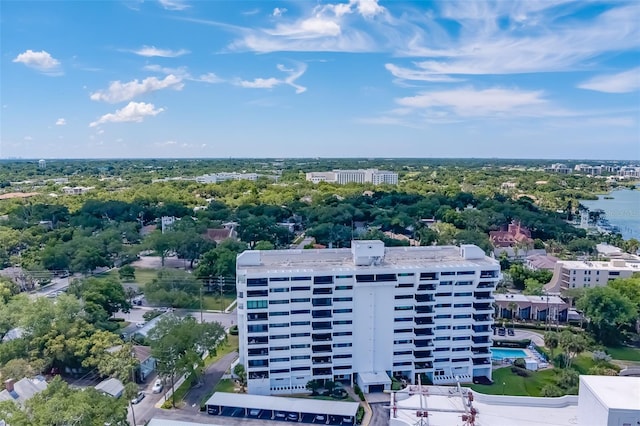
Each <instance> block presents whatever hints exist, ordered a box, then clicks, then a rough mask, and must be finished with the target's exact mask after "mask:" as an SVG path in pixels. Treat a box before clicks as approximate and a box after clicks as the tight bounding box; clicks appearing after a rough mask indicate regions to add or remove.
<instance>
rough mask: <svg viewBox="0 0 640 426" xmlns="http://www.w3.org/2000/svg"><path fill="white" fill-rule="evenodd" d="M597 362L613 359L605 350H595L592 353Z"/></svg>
mask: <svg viewBox="0 0 640 426" xmlns="http://www.w3.org/2000/svg"><path fill="white" fill-rule="evenodd" d="M591 356H592V358H593V360H594V361H595V362H601V361H604V362H609V361H611V356H610V355H607V353H606V352H605V351H593V355H591Z"/></svg>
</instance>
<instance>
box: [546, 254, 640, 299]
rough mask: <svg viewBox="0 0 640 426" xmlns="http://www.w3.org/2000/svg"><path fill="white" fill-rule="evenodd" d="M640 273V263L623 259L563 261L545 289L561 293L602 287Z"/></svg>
mask: <svg viewBox="0 0 640 426" xmlns="http://www.w3.org/2000/svg"><path fill="white" fill-rule="evenodd" d="M636 272H640V263H635V262H627V261H625V260H622V259H614V260H610V261H607V262H603V261H598V262H596V261H593V262H592V261H577V260H561V261H558V263H556V266H555V269H554V271H553V277H552V278H551V281H549V283H548V284H547V285H545V289H546V290H547V291H550V292H556V293H557V292H560V291H561V290H566V289H569V288H589V287H601V286H605V285H607V283H608V282H609V281H611V280H614V279H616V278H628V277H630V276H631V275H633V274H634V273H636Z"/></svg>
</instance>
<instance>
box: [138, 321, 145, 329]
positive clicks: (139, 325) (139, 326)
mask: <svg viewBox="0 0 640 426" xmlns="http://www.w3.org/2000/svg"><path fill="white" fill-rule="evenodd" d="M144 325H145V323H144V322H137V323H136V327H138V328H142V327H144Z"/></svg>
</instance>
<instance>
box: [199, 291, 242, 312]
mask: <svg viewBox="0 0 640 426" xmlns="http://www.w3.org/2000/svg"><path fill="white" fill-rule="evenodd" d="M235 299H236V296H235V294H234V295H229V294H223V295H222V302H220V295H216V296H213V295H208V294H207V295H205V296H202V307H203V308H204V309H205V310H213V311H220V310H224V309H227V306H229V305H230V304H231V302H233V301H234V300H235ZM199 307H200V306H198V308H199Z"/></svg>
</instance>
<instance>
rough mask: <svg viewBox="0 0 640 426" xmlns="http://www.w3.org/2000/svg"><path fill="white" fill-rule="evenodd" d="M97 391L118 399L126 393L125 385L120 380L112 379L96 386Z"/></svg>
mask: <svg viewBox="0 0 640 426" xmlns="http://www.w3.org/2000/svg"><path fill="white" fill-rule="evenodd" d="M96 390H99V391H100V392H104V393H106V394H109V395H111V396H113V397H114V398H118V397H119V396H120V395H122V392H124V385H123V384H122V382H121V381H120V380H118V379H114V378H110V379H107V380H103V381H102V382H100V383H98V384H97V385H96Z"/></svg>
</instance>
